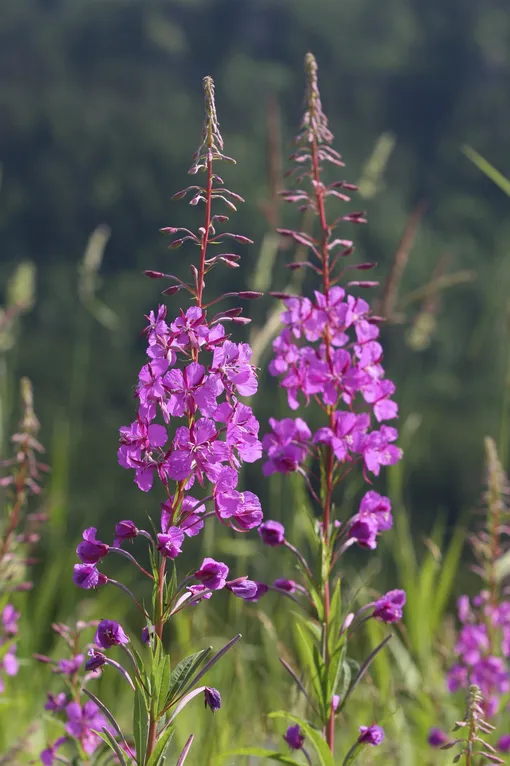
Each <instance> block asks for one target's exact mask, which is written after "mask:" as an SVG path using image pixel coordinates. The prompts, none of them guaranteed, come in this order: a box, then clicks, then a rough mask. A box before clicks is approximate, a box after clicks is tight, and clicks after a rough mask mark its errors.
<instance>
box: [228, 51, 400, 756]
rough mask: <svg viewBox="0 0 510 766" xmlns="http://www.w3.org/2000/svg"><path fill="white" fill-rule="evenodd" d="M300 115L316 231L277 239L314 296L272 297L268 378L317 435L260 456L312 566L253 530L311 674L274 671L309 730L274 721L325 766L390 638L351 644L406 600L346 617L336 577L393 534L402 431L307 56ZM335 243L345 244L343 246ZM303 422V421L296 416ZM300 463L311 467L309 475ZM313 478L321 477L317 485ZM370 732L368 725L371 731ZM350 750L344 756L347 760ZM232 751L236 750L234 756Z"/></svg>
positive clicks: (392, 595)
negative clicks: (296, 479) (300, 698)
mask: <svg viewBox="0 0 510 766" xmlns="http://www.w3.org/2000/svg"><path fill="white" fill-rule="evenodd" d="M306 74H307V81H308V82H307V92H306V111H305V114H304V119H303V121H302V124H301V130H300V132H299V134H298V136H297V138H296V141H295V143H296V145H297V148H296V150H295V152H294V153H293V154H292V156H291V160H292V162H293V163H294V169H293V170H292V171H290V173H289V174H288V175H293V176H294V178H295V180H296V186H297V187H298V188H294V189H293V190H290V191H283V192H282V196H283V199H284V200H285V201H287V202H290V203H297V204H298V205H299V208H300V211H311V212H312V213H313V214H314V215H315V217H316V219H318V227H317V229H318V231H317V233H316V234H315V235H314V234H307V233H305V232H302V231H293V230H290V229H279V230H278V231H279V233H280V234H281V235H283V236H285V237H289V238H291V239H292V240H294V241H295V242H296V243H297V244H298V245H300V246H304V247H306V248H307V249H308V251H309V253H310V259H309V260H306V261H301V262H296V263H292V264H290V267H291V268H292V269H297V268H308V269H310V270H311V271H312V272H313V273H314V274H316V275H317V277H318V278H319V280H320V285H319V286H318V288H317V289H316V290H315V291H314V293H313V297H310V298H309V297H296V296H290V295H286V294H280V293H275V295H276V297H279V298H281V299H283V301H284V303H285V311H284V312H283V314H282V316H281V319H282V322H283V329H282V331H281V333H280V335H279V336H278V337H277V338H276V340H275V341H274V343H273V350H274V358H273V360H272V361H271V363H270V367H269V370H270V373H271V374H272V375H274V376H276V377H279V378H280V385H281V386H282V387H283V389H284V390H285V391H286V392H287V398H288V403H289V406H290V408H291V410H293V411H294V412H296V411H297V410H300V409H303V408H308V407H310V408H311V406H312V405H315V407H316V408H318V410H319V411H320V413H321V415H322V419H323V425H321V427H320V428H318V429H317V430H316V431H315V433H313V432H312V430H311V429H310V427H309V426H308V425H307V423H306V421H305V419H304V417H302V416H299V417H293V418H290V417H288V418H284V419H283V420H280V421H278V420H276V419H274V418H272V419H271V420H270V421H269V422H270V425H271V432H270V433H268V434H266V435H265V436H264V438H263V441H262V444H263V449H264V452H265V456H266V462H265V464H264V466H263V472H264V474H265V476H270V475H271V474H273V473H275V472H278V473H282V474H290V473H297V474H299V475H300V476H301V477H302V479H303V481H304V482H305V483H306V485H307V487H308V490H309V493H310V496H311V498H312V499H313V502H314V504H315V506H316V507H317V509H318V511H319V518H315V520H314V524H315V541H316V546H317V551H318V557H317V560H316V561H314V562H308V561H307V560H306V558H305V555H304V554H303V553H302V552H300V551H299V550H298V549H297V548H296V547H295V546H294V545H293V544H292V543H291V542H290V541H289V540H287V538H286V535H285V529H284V527H283V525H282V524H281V523H279V522H277V521H271V520H269V521H265V522H264V523H263V524H262V525H261V526H260V527H259V534H260V537H261V539H262V542H263V543H265V544H266V545H268V546H272V547H275V548H276V547H280V548H281V549H282V550H284V549H286V550H287V551H289V552H290V554H292V555H293V557H295V560H296V563H297V566H298V568H299V570H300V573H301V582H295V581H294V580H293V579H285V578H281V579H278V580H277V581H276V582H275V583H274V584H273V586H272V588H273V589H274V590H277V591H279V592H280V593H282V594H285V595H286V596H288V597H290V598H292V599H293V601H294V602H295V603H298V604H299V605H300V606H302V607H303V610H304V612H305V615H304V616H303V618H302V619H299V621H298V623H297V631H296V634H297V636H298V637H299V640H300V642H301V643H302V645H303V647H304V652H305V653H306V656H307V657H308V660H307V667H306V668H303V669H302V670H297V669H294V668H292V667H291V666H290V665H289V664H288V663H287V662H286V661H285V660H283V659H282V660H281V661H282V664H283V665H284V667H285V669H286V670H287V671H288V672H289V674H290V675H291V676H292V678H293V679H294V681H295V682H296V684H297V686H298V687H299V689H300V691H301V692H302V693H303V695H304V696H305V698H306V700H307V702H308V707H309V710H310V714H311V716H313V721H312V723H309V722H308V721H305V720H302V719H300V718H298V717H297V716H294V715H292V714H288V713H283V712H280V713H274V714H272V715H273V716H276V717H287V718H288V719H291V720H292V721H293V725H292V726H290V727H289V728H288V730H287V733H286V734H285V737H284V739H285V741H286V743H287V745H288V746H289V747H290V749H291V750H293V751H301V753H302V754H303V755H304V757H305V758H306V760H307V761H308V762H309V763H311V762H312V761H311V755H310V750H309V749H308V748H309V747H313V748H314V749H315V750H316V751H317V755H318V757H319V761H320V762H321V763H323V764H324V763H328V764H333V763H338V762H339V761H338V760H335V756H334V755H333V753H334V751H335V724H336V721H337V718H338V717H339V716H341V714H342V711H343V710H344V708H345V705H346V702H347V701H348V699H349V696H350V694H351V692H352V691H353V689H354V688H355V687H356V685H357V684H358V683H359V681H360V679H361V678H362V676H363V675H364V673H365V672H366V670H367V668H368V666H369V664H370V662H371V660H372V659H373V657H374V656H375V654H376V653H377V651H379V650H380V649H381V648H382V647H383V646H384V645H385V643H386V641H387V640H388V638H389V636H387V637H386V639H385V640H384V641H383V642H382V644H381V645H380V646H379V647H378V648H377V649H376V650H375V651H374V652H373V653H372V655H371V656H370V657H368V658H367V659H366V661H365V662H364V663H363V664H362V665H361V667H360V666H359V665H358V664H357V663H356V662H354V660H352V659H350V658H349V657H348V644H349V641H350V640H351V639H353V638H354V636H355V634H356V632H357V631H358V630H359V628H360V626H361V625H362V624H363V623H364V622H365V621H366V620H368V619H371V618H373V619H376V620H380V621H382V622H385V623H395V622H397V621H398V620H400V618H401V616H402V608H403V606H404V603H405V593H404V592H403V591H401V590H393V591H390V592H389V593H386V594H385V595H383V596H382V597H381V598H380V599H378V600H377V601H374V602H372V603H369V604H366V605H365V606H363V607H362V608H360V609H359V610H357V611H350V610H349V611H348V613H345V612H344V613H343V609H342V604H341V587H340V577H336V578H335V568H336V567H337V564H338V563H339V561H340V559H341V557H342V556H343V555H344V554H345V553H346V552H347V551H348V550H349V549H350V548H351V546H353V545H358V546H360V547H362V548H365V549H368V550H374V549H375V548H376V546H377V538H378V536H379V534H380V533H382V532H384V531H386V530H388V529H390V527H391V526H392V515H391V504H390V501H389V499H388V498H387V497H384V496H382V495H380V494H379V493H378V492H376V491H375V490H374V489H372V487H371V476H375V477H377V476H379V473H380V470H381V467H383V466H388V465H392V464H394V463H396V462H397V461H398V460H400V458H401V455H402V452H401V450H400V449H399V447H397V446H395V441H396V439H397V431H396V429H395V428H393V427H391V426H389V425H386V423H387V421H391V420H393V419H394V418H396V417H397V414H398V408H397V404H396V403H395V402H394V401H393V400H392V399H391V396H392V395H393V393H394V391H395V386H394V384H393V383H392V382H391V381H390V380H388V379H387V378H385V376H384V369H383V366H382V357H383V350H382V347H381V345H380V343H379V341H378V336H379V326H378V325H379V321H380V319H379V318H378V317H376V316H373V315H372V314H371V312H370V307H369V304H368V303H367V301H365V300H364V299H362V298H359V297H355V296H353V295H351V294H349V293H348V292H347V290H348V289H349V288H351V287H356V288H358V287H372V286H373V285H374V284H376V283H373V282H367V281H352V282H347V284H346V285H345V286H343V287H342V286H341V285H340V282H341V281H342V280H343V278H344V276H345V275H346V274H347V273H348V272H349V270H351V269H359V270H362V271H364V270H368V269H371V268H372V267H373V266H375V264H373V263H362V264H358V265H351V266H347V267H345V266H343V265H342V264H343V262H344V259H345V258H346V257H348V256H350V255H351V254H352V253H353V250H354V248H353V243H352V242H351V241H350V240H347V239H344V238H343V234H340V236H338V235H337V229H339V228H343V226H344V224H361V223H364V222H365V219H364V217H363V214H362V213H345V214H340V215H339V216H336V217H334V218H331V217H329V216H330V212H329V203H330V202H333V203H336V202H341V203H344V202H347V201H349V197H348V196H347V195H346V192H347V191H351V190H355V189H356V187H355V186H353V185H352V184H349V183H346V182H344V181H334V182H332V183H326V182H325V180H324V174H325V166H327V165H332V166H334V167H335V168H338V167H343V162H342V160H341V157H340V155H339V154H338V153H337V152H336V151H335V150H334V149H333V148H332V145H331V144H332V141H333V135H332V133H331V131H330V130H329V128H328V121H327V118H326V115H325V114H324V112H323V109H322V104H321V98H320V93H319V88H318V82H317V64H316V61H315V59H314V57H313V56H312V55H311V54H308V55H307V57H306ZM340 237H341V238H340ZM303 415H304V413H303ZM305 463H306V466H305ZM356 465H359V466H361V468H362V474H363V478H364V480H365V481H366V483H367V484H368V485H369V486H368V487H367V491H366V492H365V494H364V495H363V497H362V498H361V502H360V505H359V508H358V509H357V512H356V513H354V514H353V515H352V516H351V517H350V518H348V519H345V518H340V517H339V512H338V510H339V509H338V508H337V506H336V505H335V502H334V495H335V490H336V489H337V487H338V486H339V485H340V484H341V482H343V481H345V479H346V477H347V475H348V474H349V473H350V472H351V471H352V469H353V468H354V466H356ZM316 466H318V467H319V474H320V475H319V476H317V475H314V473H313V471H314V469H315V467H316ZM367 724H369V722H367ZM383 739H384V731H383V730H382V728H381V727H380V726H377V725H375V724H373V725H364V726H361V727H360V733H359V737H358V739H357V740H356V741H355V742H354V743H353V744H352V746H350V747H349V746H347V747H345V748H344V753H345V755H344V760H343V763H344V764H348V763H351V762H353V761H354V760H355V758H356V757H357V755H358V753H359V752H360V751H361V750H362V748H364V747H365V746H367V745H372V746H375V745H379V744H380V743H381V742H382V741H383ZM346 751H347V752H346ZM238 752H239V751H238ZM242 752H243V753H244V754H249V753H251V754H253V755H258V756H260V757H265V758H268V759H271V758H272V759H273V760H277V761H282V760H283V761H284V762H285V763H298V761H295V760H293V759H292V757H291V756H290V755H289V754H288V751H287V754H285V753H284V752H276V751H270V750H264V749H260V748H249V749H245V750H243V751H242Z"/></svg>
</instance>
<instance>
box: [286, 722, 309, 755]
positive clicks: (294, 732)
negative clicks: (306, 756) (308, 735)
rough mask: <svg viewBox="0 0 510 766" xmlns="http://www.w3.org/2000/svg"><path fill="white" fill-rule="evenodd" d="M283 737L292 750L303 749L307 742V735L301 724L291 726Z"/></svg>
mask: <svg viewBox="0 0 510 766" xmlns="http://www.w3.org/2000/svg"><path fill="white" fill-rule="evenodd" d="M283 738H284V740H285V742H286V743H287V744H288V746H289V747H290V748H291V750H301V749H302V747H303V745H304V742H305V735H304V734H303V732H302V731H301V727H300V726H299V724H296V725H295V726H289V728H288V729H287V731H286V732H285V734H284V735H283Z"/></svg>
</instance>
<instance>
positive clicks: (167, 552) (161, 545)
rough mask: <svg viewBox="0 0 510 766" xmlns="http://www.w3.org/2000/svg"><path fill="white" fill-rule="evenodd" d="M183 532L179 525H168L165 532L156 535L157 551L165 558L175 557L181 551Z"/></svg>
mask: <svg viewBox="0 0 510 766" xmlns="http://www.w3.org/2000/svg"><path fill="white" fill-rule="evenodd" d="M183 540H184V532H183V531H182V529H179V527H169V528H168V530H167V532H166V533H165V534H159V535H158V545H157V548H158V551H159V552H160V553H161V555H162V556H164V557H165V558H166V559H175V558H177V556H178V555H179V553H181V551H182V549H181V545H182V543H183Z"/></svg>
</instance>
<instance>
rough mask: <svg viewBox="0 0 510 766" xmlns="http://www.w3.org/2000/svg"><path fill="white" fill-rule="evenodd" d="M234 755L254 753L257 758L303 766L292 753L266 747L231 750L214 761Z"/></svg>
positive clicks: (220, 760)
mask: <svg viewBox="0 0 510 766" xmlns="http://www.w3.org/2000/svg"><path fill="white" fill-rule="evenodd" d="M233 755H252V756H254V757H255V758H267V759H269V760H270V761H277V762H278V763H288V764H291V765H292V766H303V764H302V762H301V761H296V760H294V758H291V756H290V755H283V754H282V753H279V752H278V751H277V750H266V749H265V748H264V747H243V748H241V749H240V750H229V751H228V752H227V753H222V754H221V755H219V756H217V757H216V758H214V760H213V762H214V763H216V762H217V763H221V762H222V761H223V760H224V759H225V758H230V757H231V756H233Z"/></svg>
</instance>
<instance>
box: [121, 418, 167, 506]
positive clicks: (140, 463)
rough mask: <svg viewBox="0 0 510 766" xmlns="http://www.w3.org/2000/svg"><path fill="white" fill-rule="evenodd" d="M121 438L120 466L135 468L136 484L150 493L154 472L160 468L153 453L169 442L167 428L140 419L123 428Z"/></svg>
mask: <svg viewBox="0 0 510 766" xmlns="http://www.w3.org/2000/svg"><path fill="white" fill-rule="evenodd" d="M120 436H121V446H120V448H119V451H118V461H119V464H120V465H121V466H123V467H124V468H134V469H135V482H136V484H137V485H138V487H139V489H141V490H142V491H143V492H148V491H149V490H150V488H151V487H152V482H153V478H154V471H155V470H157V468H158V463H157V460H156V458H155V457H154V455H153V452H154V450H155V449H156V450H157V449H158V448H159V447H163V446H164V445H165V444H166V442H167V441H168V434H167V432H166V428H165V427H164V426H160V425H158V424H157V423H152V424H148V423H147V422H146V421H145V420H143V419H142V418H140V419H139V420H136V421H135V422H134V423H131V425H130V426H122V428H121V429H120ZM157 455H158V453H157V452H156V457H157Z"/></svg>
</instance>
